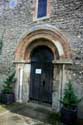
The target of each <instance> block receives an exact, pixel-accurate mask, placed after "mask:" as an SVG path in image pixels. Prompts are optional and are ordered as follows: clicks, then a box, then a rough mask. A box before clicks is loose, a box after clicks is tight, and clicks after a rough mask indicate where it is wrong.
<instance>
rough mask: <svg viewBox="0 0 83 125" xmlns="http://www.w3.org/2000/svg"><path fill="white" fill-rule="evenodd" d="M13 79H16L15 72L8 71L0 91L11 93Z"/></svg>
mask: <svg viewBox="0 0 83 125" xmlns="http://www.w3.org/2000/svg"><path fill="white" fill-rule="evenodd" d="M15 81H16V78H15V72H13V73H9V74H8V77H7V78H6V80H5V81H4V85H3V90H2V93H4V94H10V93H13V84H14V83H15Z"/></svg>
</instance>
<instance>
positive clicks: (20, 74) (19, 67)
mask: <svg viewBox="0 0 83 125" xmlns="http://www.w3.org/2000/svg"><path fill="white" fill-rule="evenodd" d="M23 66H24V64H17V66H16V74H17V83H16V89H15V90H16V91H15V95H16V101H17V102H22V86H23Z"/></svg>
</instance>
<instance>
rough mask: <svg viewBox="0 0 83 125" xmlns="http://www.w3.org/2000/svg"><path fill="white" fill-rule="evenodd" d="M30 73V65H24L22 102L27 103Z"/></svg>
mask: <svg viewBox="0 0 83 125" xmlns="http://www.w3.org/2000/svg"><path fill="white" fill-rule="evenodd" d="M30 72H31V64H25V65H24V70H23V90H22V91H23V92H22V93H23V98H22V99H23V102H28V101H29V86H30Z"/></svg>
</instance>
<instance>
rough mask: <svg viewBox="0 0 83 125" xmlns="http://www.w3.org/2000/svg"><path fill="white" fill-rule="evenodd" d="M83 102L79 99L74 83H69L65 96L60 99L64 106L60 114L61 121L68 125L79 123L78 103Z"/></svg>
mask: <svg viewBox="0 0 83 125" xmlns="http://www.w3.org/2000/svg"><path fill="white" fill-rule="evenodd" d="M81 100H82V98H81V99H79V98H78V97H77V96H76V94H75V92H74V88H73V85H72V81H69V82H68V84H67V86H66V88H65V90H64V96H63V98H62V99H60V102H61V104H62V107H61V110H60V114H61V121H62V122H63V123H64V124H66V125H74V124H76V122H77V111H78V108H77V107H78V103H79V102H80V101H81Z"/></svg>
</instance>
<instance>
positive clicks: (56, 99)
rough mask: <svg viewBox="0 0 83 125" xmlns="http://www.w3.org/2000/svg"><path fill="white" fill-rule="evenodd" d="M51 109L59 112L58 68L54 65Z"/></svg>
mask: <svg viewBox="0 0 83 125" xmlns="http://www.w3.org/2000/svg"><path fill="white" fill-rule="evenodd" d="M52 109H53V110H55V111H56V112H58V110H59V66H58V65H56V64H54V75H53V92H52Z"/></svg>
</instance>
